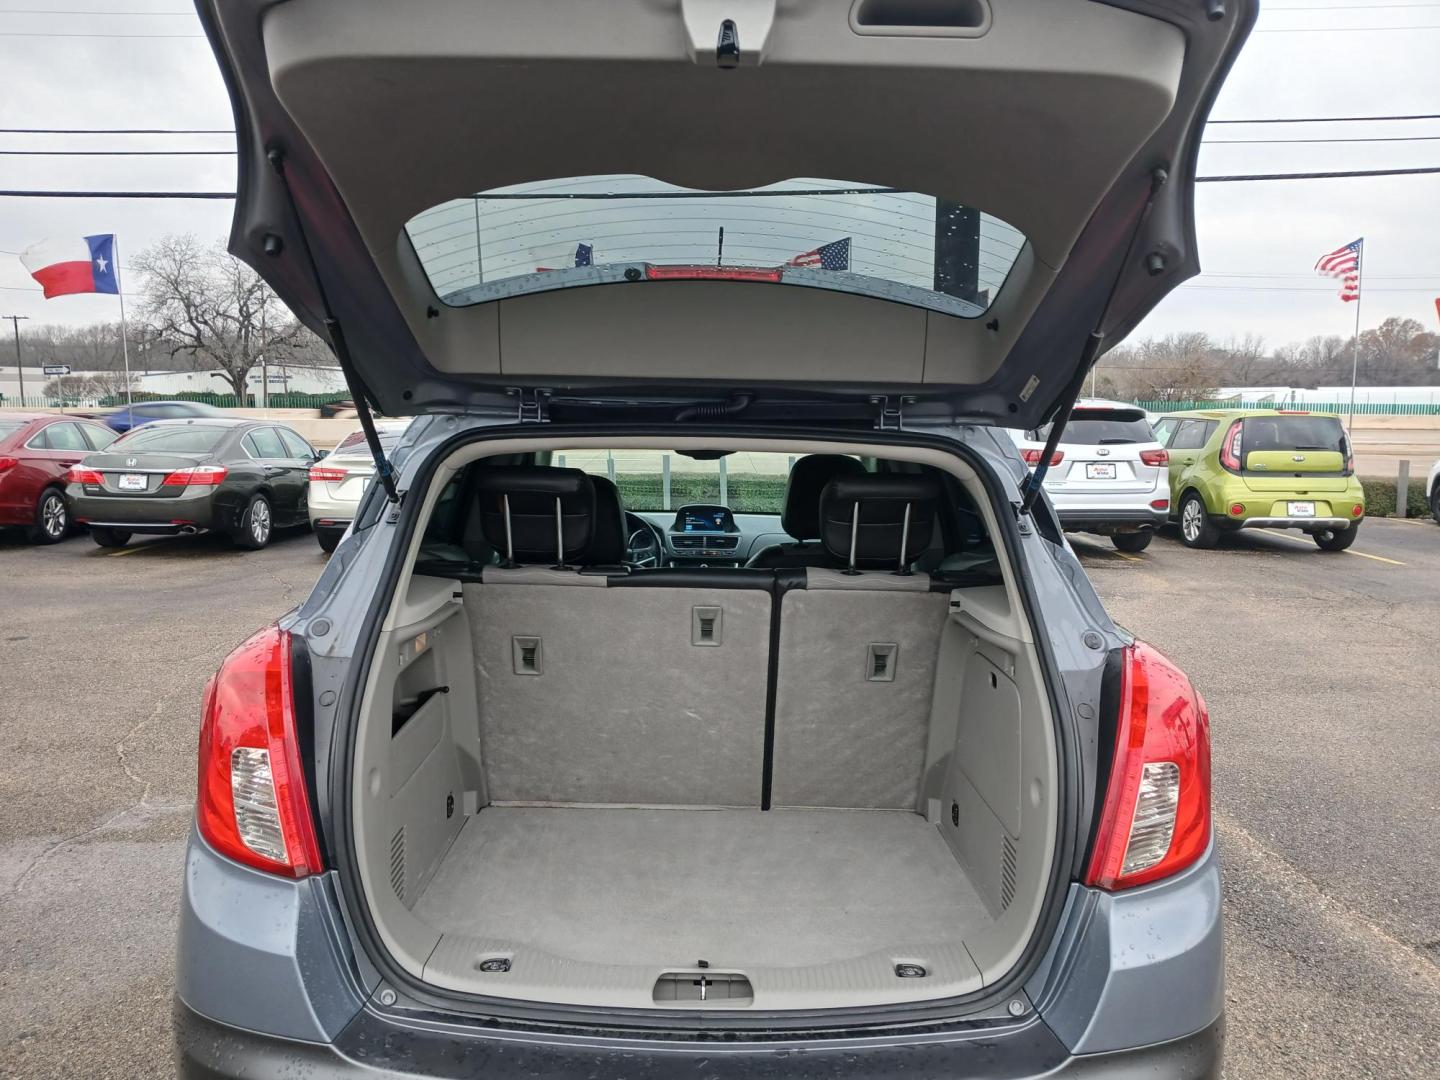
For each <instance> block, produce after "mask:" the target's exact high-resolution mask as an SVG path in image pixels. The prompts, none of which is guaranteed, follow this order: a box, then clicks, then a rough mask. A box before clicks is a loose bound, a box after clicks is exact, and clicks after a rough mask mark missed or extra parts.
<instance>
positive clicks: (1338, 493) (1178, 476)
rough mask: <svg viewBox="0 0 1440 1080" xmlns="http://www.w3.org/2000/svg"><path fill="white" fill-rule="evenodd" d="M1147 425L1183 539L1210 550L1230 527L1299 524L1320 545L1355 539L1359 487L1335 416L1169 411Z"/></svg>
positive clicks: (1361, 500)
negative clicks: (1164, 457)
mask: <svg viewBox="0 0 1440 1080" xmlns="http://www.w3.org/2000/svg"><path fill="white" fill-rule="evenodd" d="M1154 426H1155V437H1156V438H1157V439H1158V440H1159V441H1160V445H1161V446H1163V447H1165V448H1166V449H1167V450H1168V451H1169V452H1170V506H1171V512H1172V514H1173V515H1174V518H1175V520H1177V521H1178V522H1179V524H1180V539H1181V540H1183V541H1184V542H1185V544H1186V545H1187V546H1189V547H1196V548H1209V547H1214V546H1215V544H1216V542H1217V541H1218V540H1219V539H1220V533H1221V532H1222V531H1225V530H1231V531H1233V530H1236V529H1302V530H1304V531H1305V532H1307V533H1309V534H1310V535H1311V536H1312V537H1314V539H1315V543H1316V544H1318V545H1319V546H1320V548H1321V549H1322V550H1324V551H1343V550H1344V549H1345V548H1348V547H1349V546H1350V545H1351V544H1353V543H1354V542H1355V535H1356V534H1357V533H1358V532H1359V531H1360V522H1361V521H1362V520H1363V519H1364V517H1365V491H1364V489H1363V488H1362V487H1361V486H1360V481H1359V479H1358V478H1357V477H1356V476H1355V459H1354V457H1353V455H1352V454H1351V451H1350V440H1349V438H1348V437H1347V436H1346V434H1345V429H1344V428H1343V427H1342V426H1341V425H1340V418H1339V417H1338V416H1335V415H1333V414H1330V413H1312V412H1293V411H1289V410H1271V409H1265V410H1259V409H1228V410H1212V411H1207V412H1186V413H1171V414H1169V415H1167V416H1163V417H1161V418H1160V420H1159V421H1158V422H1157V423H1156V424H1155V425H1154Z"/></svg>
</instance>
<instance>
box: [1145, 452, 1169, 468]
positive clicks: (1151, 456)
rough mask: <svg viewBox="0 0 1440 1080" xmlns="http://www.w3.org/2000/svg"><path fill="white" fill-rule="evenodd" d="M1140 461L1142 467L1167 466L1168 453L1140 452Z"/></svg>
mask: <svg viewBox="0 0 1440 1080" xmlns="http://www.w3.org/2000/svg"><path fill="white" fill-rule="evenodd" d="M1140 461H1141V464H1144V465H1169V464H1170V452H1169V451H1168V450H1141V451H1140Z"/></svg>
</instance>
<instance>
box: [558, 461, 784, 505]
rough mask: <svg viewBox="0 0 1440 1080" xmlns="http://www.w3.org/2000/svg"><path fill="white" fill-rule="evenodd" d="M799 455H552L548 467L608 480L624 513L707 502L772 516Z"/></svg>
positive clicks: (782, 498)
mask: <svg viewBox="0 0 1440 1080" xmlns="http://www.w3.org/2000/svg"><path fill="white" fill-rule="evenodd" d="M801 456H802V455H799V454H766V453H752V452H750V451H748V450H742V451H737V452H736V453H733V454H729V455H727V456H725V457H723V458H719V459H717V460H715V461H696V460H695V459H694V458H689V457H686V456H684V455H683V454H677V453H674V452H672V451H668V450H557V451H555V453H554V454H552V455H551V457H550V464H551V465H556V466H560V467H568V468H571V469H582V470H584V471H585V472H587V473H590V474H591V475H592V476H606V477H609V478H610V479H611V480H613V481H614V482H615V486H616V487H617V488H619V490H620V499H621V501H622V502H623V503H624V504H625V509H626V510H675V509H678V508H679V507H681V506H685V505H687V504H690V503H710V504H713V505H716V506H728V507H729V508H730V509H731V510H733V511H734V512H735V513H737V514H778V513H780V509H781V507H782V506H784V504H785V483H786V481H787V480H788V479H789V476H790V467H791V466H792V465H794V464H795V461H796V459H797V458H799V457H801Z"/></svg>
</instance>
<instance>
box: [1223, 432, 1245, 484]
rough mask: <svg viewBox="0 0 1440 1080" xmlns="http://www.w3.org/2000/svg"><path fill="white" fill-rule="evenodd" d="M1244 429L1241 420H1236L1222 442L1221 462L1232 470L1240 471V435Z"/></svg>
mask: <svg viewBox="0 0 1440 1080" xmlns="http://www.w3.org/2000/svg"><path fill="white" fill-rule="evenodd" d="M1242 430H1243V428H1242V425H1241V422H1240V421H1239V420H1236V421H1235V422H1234V423H1233V424H1231V425H1230V430H1229V431H1227V432H1225V438H1224V440H1223V441H1222V442H1221V443H1220V464H1221V465H1222V466H1223V467H1224V468H1227V469H1229V470H1230V471H1231V472H1239V471H1240V435H1241V432H1242Z"/></svg>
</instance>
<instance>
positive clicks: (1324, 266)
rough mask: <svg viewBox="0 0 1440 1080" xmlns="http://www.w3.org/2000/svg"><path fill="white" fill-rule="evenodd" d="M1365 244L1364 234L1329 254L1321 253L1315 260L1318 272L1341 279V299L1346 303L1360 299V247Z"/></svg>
mask: <svg viewBox="0 0 1440 1080" xmlns="http://www.w3.org/2000/svg"><path fill="white" fill-rule="evenodd" d="M1364 244H1365V238H1364V237H1363V236H1362V237H1361V238H1360V239H1359V240H1352V241H1350V243H1348V244H1346V245H1345V246H1344V247H1342V248H1336V249H1335V250H1334V251H1332V252H1330V254H1328V255H1321V256H1320V258H1319V259H1318V260H1316V262H1315V272H1316V273H1317V274H1324V275H1325V276H1326V277H1333V278H1337V279H1339V281H1340V299H1341V300H1344V301H1345V302H1346V303H1349V302H1350V301H1351V300H1359V299H1360V249H1361V248H1362V247H1363V246H1364Z"/></svg>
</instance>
